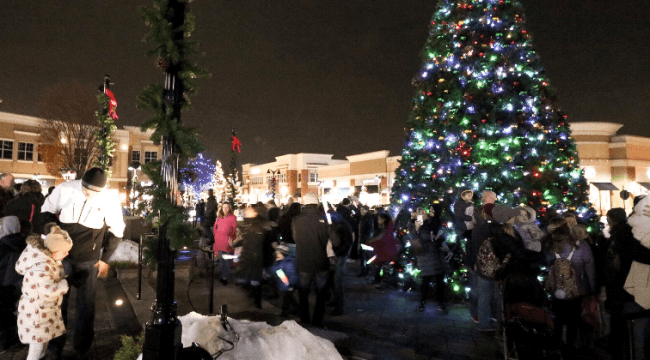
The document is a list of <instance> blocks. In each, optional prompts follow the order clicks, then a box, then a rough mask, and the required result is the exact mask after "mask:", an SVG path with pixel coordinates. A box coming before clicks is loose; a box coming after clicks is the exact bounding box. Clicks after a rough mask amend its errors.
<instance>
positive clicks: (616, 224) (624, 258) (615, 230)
mask: <svg viewBox="0 0 650 360" xmlns="http://www.w3.org/2000/svg"><path fill="white" fill-rule="evenodd" d="M646 221H648V220H646ZM607 223H608V224H609V227H610V230H609V234H610V237H609V243H610V245H609V248H608V249H607V254H606V266H605V287H606V291H607V301H606V303H605V306H606V307H607V308H608V309H609V311H610V315H611V318H610V319H611V320H610V336H609V345H610V349H611V352H612V356H613V357H614V358H623V356H624V353H625V347H626V346H625V342H626V340H627V339H628V331H627V326H626V323H625V316H626V315H630V314H634V313H637V312H640V311H642V310H643V308H642V307H641V306H639V304H638V303H636V302H635V298H634V296H632V295H631V294H630V293H628V292H627V291H626V290H625V288H624V286H625V283H626V280H627V278H628V275H629V273H630V269H631V268H632V263H633V262H638V263H641V264H650V249H649V248H647V247H645V246H643V244H642V243H641V242H640V241H639V240H637V239H636V238H635V236H634V233H633V232H632V227H631V226H630V225H629V224H628V223H627V218H626V214H625V210H623V209H621V208H613V209H610V210H609V211H608V212H607ZM640 300H641V299H640ZM644 300H645V299H644ZM633 330H634V334H633V337H634V343H633V344H628V346H632V347H634V349H635V352H636V355H637V356H643V355H645V358H646V359H648V358H650V354H649V352H650V343H649V341H650V340H648V332H649V331H650V329H648V321H647V318H646V319H637V320H636V321H635V324H634V329H633Z"/></svg>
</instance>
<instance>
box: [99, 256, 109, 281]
mask: <svg viewBox="0 0 650 360" xmlns="http://www.w3.org/2000/svg"><path fill="white" fill-rule="evenodd" d="M95 267H96V268H97V269H98V271H97V277H98V278H100V279H106V277H107V276H108V269H109V268H110V266H108V264H107V263H105V262H103V261H101V260H99V261H98V262H97V263H96V264H95Z"/></svg>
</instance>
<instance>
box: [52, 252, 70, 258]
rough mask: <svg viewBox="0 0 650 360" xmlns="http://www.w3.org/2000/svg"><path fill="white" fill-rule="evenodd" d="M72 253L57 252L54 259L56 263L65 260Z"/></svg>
mask: <svg viewBox="0 0 650 360" xmlns="http://www.w3.org/2000/svg"><path fill="white" fill-rule="evenodd" d="M69 253H70V250H69V249H68V250H57V251H54V252H53V253H52V259H54V260H56V261H61V260H63V259H65V257H66V256H68V254H69Z"/></svg>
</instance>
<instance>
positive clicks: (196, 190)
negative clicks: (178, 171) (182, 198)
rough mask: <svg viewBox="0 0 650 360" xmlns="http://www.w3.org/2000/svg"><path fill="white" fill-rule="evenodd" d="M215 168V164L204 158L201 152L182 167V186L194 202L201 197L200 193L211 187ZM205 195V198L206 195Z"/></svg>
mask: <svg viewBox="0 0 650 360" xmlns="http://www.w3.org/2000/svg"><path fill="white" fill-rule="evenodd" d="M215 169H216V166H215V164H214V163H213V162H212V161H211V160H210V159H206V158H204V157H203V153H199V154H198V155H197V156H196V157H195V158H194V159H191V160H189V161H188V163H187V167H186V168H185V169H183V171H182V173H183V174H184V176H183V180H182V182H181V184H182V188H183V190H185V191H187V192H189V193H190V194H191V195H192V198H193V199H194V201H195V202H196V201H199V200H200V199H201V194H203V193H204V192H206V191H208V189H211V188H212V187H213V185H214V184H213V182H214V173H215ZM205 197H206V198H207V195H205Z"/></svg>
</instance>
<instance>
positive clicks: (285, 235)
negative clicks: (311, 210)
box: [278, 202, 300, 244]
mask: <svg viewBox="0 0 650 360" xmlns="http://www.w3.org/2000/svg"><path fill="white" fill-rule="evenodd" d="M298 214H300V203H297V202H294V203H291V205H289V206H288V208H287V210H286V211H285V212H284V214H282V215H281V216H280V219H279V220H278V227H279V229H280V236H281V237H282V242H283V243H286V244H295V243H296V242H295V241H294V240H293V235H292V234H291V222H292V221H293V218H294V217H296V216H297V215H298Z"/></svg>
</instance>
